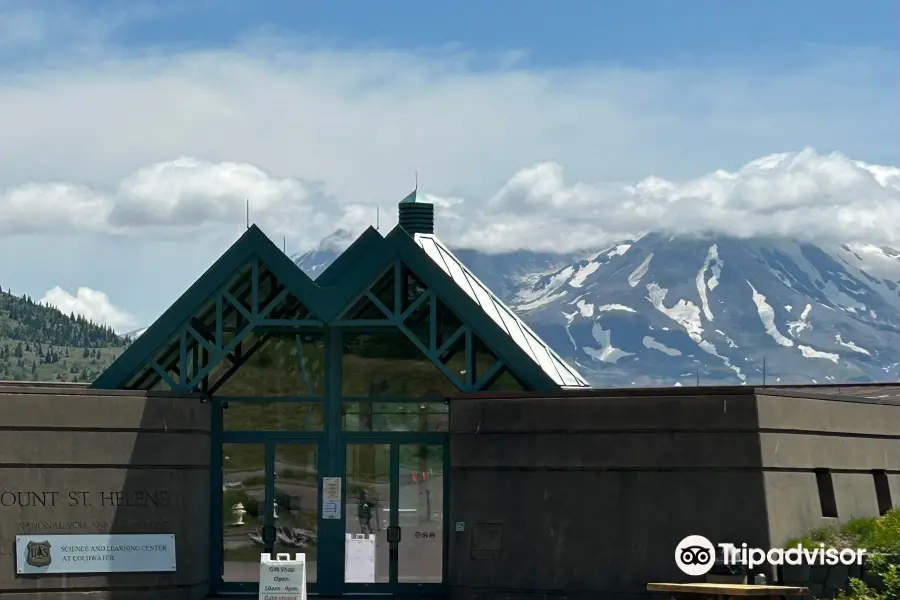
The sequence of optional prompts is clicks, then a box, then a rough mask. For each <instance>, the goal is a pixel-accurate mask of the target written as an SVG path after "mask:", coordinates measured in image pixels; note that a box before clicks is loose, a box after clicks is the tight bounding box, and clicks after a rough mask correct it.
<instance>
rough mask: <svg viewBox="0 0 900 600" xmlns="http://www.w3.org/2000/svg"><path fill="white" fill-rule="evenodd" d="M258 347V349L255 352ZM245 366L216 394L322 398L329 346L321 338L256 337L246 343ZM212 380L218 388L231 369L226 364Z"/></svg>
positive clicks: (300, 336) (303, 336)
mask: <svg viewBox="0 0 900 600" xmlns="http://www.w3.org/2000/svg"><path fill="white" fill-rule="evenodd" d="M255 346H256V349H255V350H253V351H252V354H250V352H251V349H253V348H254V347H255ZM242 350H243V352H244V353H245V359H244V361H245V362H244V363H243V364H242V365H241V366H240V368H238V369H237V370H236V371H235V372H234V373H232V374H231V375H230V376H228V378H227V379H226V380H225V381H224V383H222V384H221V385H220V386H219V387H218V388H217V389H216V391H215V394H216V395H217V396H322V395H324V393H325V344H324V342H323V339H322V337H321V336H320V335H313V334H299V335H295V334H266V335H265V336H264V337H263V338H259V337H258V336H256V334H253V335H251V336H249V339H248V340H245V341H244V342H242ZM224 363H225V364H224V365H221V366H220V367H218V368H217V371H216V373H215V374H214V375H213V376H211V377H210V382H211V385H216V384H217V383H218V381H219V379H221V378H222V377H225V376H226V373H227V372H228V371H229V370H230V369H231V367H232V364H231V363H230V362H229V361H227V360H226V361H224Z"/></svg>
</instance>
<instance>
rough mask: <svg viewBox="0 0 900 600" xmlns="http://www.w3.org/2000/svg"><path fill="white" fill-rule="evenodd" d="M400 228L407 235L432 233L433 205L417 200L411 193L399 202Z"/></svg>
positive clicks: (415, 194)
mask: <svg viewBox="0 0 900 600" xmlns="http://www.w3.org/2000/svg"><path fill="white" fill-rule="evenodd" d="M398 207H399V210H400V215H399V216H400V227H402V228H403V230H404V231H405V232H406V233H408V234H409V235H415V234H417V233H423V234H429V235H430V234H433V233H434V204H432V203H431V202H426V201H424V200H422V199H421V198H419V196H418V192H417V191H415V190H414V191H413V193H411V194H410V195H409V196H407V197H406V198H404V199H403V200H401V201H400V204H399V205H398Z"/></svg>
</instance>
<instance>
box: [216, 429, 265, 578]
mask: <svg viewBox="0 0 900 600" xmlns="http://www.w3.org/2000/svg"><path fill="white" fill-rule="evenodd" d="M265 465H266V447H265V445H264V444H222V484H223V485H222V524H221V527H222V548H223V557H222V558H223V560H224V564H223V565H222V567H223V568H222V579H223V581H228V582H257V581H259V554H260V552H263V551H264V550H263V545H262V535H261V532H262V526H263V516H264V512H265V508H264V506H265V495H266V491H265V490H266V488H265V482H266V479H265V468H266V466H265Z"/></svg>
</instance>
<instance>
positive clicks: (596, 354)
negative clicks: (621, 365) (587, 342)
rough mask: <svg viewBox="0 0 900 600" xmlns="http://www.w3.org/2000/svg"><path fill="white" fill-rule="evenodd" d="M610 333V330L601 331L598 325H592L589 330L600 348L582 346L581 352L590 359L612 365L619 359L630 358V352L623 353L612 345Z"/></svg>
mask: <svg viewBox="0 0 900 600" xmlns="http://www.w3.org/2000/svg"><path fill="white" fill-rule="evenodd" d="M611 333H612V330H611V329H603V326H602V325H600V323H594V326H593V327H592V328H591V334H592V335H593V336H594V340H596V341H597V343H598V344H600V347H599V348H592V347H590V346H584V347H582V350H583V351H584V353H585V354H587V355H588V356H590V357H591V358H594V359H596V360H599V361H603V362H607V363H612V364H616V362H618V361H619V359H621V358H624V357H626V356H632V355H633V354H632V353H631V352H625V351H624V350H620V349H619V348H616V347H615V346H613V345H612V341H611V337H612V336H611Z"/></svg>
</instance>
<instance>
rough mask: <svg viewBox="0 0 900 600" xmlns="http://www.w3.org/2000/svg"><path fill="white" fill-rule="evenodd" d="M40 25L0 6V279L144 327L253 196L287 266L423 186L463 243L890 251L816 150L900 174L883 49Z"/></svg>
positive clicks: (885, 190)
mask: <svg viewBox="0 0 900 600" xmlns="http://www.w3.org/2000/svg"><path fill="white" fill-rule="evenodd" d="M0 2H2V0H0ZM148 14H150V13H148ZM35 15H36V13H27V14H26V13H21V14H19V15H18V16H15V18H13V17H11V16H9V14H7V18H6V19H5V20H4V19H3V16H4V15H3V12H2V9H0V33H2V32H4V31H14V30H15V31H19V32H20V33H19V34H17V35H19V36H20V39H17V40H12V38H9V43H8V44H7V45H4V46H2V47H0V269H2V270H3V272H4V279H5V285H8V286H12V287H14V289H21V290H23V291H28V292H29V293H31V294H33V295H38V294H39V293H40V292H41V291H43V290H46V289H47V288H48V287H50V286H51V285H56V284H60V285H62V286H63V287H65V288H66V289H75V288H77V287H78V286H85V287H89V288H91V289H101V290H105V291H106V292H107V293H109V294H110V295H111V296H112V297H114V298H116V301H117V302H118V303H120V304H121V305H122V306H128V307H129V309H130V310H132V311H133V312H135V313H136V314H138V315H139V317H140V320H141V321H142V322H143V323H142V324H146V322H149V320H150V319H152V318H153V317H155V316H156V315H157V314H159V312H161V310H163V309H164V308H165V307H166V306H168V305H169V304H170V303H171V302H172V301H174V300H175V299H176V298H177V296H178V295H179V294H180V293H181V292H182V291H183V290H184V289H186V288H187V287H188V285H190V283H191V282H192V281H193V280H194V279H196V277H198V276H199V275H200V274H201V273H202V272H203V270H204V269H205V268H206V267H208V266H209V265H210V264H211V263H212V262H214V261H215V259H216V258H217V256H218V255H219V254H221V252H223V251H224V250H225V248H227V246H228V245H229V244H230V243H231V242H233V241H234V239H235V238H236V236H237V235H239V234H240V232H241V230H243V228H244V203H245V199H246V198H250V200H251V219H252V220H253V221H255V222H258V223H259V224H260V225H261V226H262V227H263V229H264V230H265V231H266V232H267V233H268V234H269V235H270V236H271V237H272V238H273V239H274V240H276V242H277V243H278V244H279V245H280V244H281V241H282V238H285V239H286V240H287V245H288V248H289V250H290V251H291V252H295V251H299V250H302V249H305V248H309V247H312V246H314V245H315V244H316V243H317V242H318V241H319V240H320V239H322V238H323V237H325V236H326V235H328V234H329V233H331V232H332V231H334V230H335V229H337V228H344V229H347V230H349V231H352V232H358V231H359V230H361V228H363V227H365V226H367V225H369V224H373V223H374V222H375V214H376V206H380V217H381V225H382V229H386V228H387V227H390V226H392V225H393V223H394V222H395V211H396V208H395V207H396V202H398V201H399V200H400V199H401V198H403V197H404V196H405V195H406V194H407V193H408V192H409V191H410V189H411V188H412V187H413V184H414V177H415V173H416V172H418V181H419V184H420V189H421V190H423V192H426V193H427V194H430V195H432V197H434V198H435V199H438V200H440V201H441V202H443V204H442V205H441V206H440V207H439V209H438V222H437V225H438V233H439V234H440V235H441V236H442V237H444V238H447V240H448V242H451V243H454V244H456V245H463V244H464V245H472V246H477V247H485V248H488V249H508V248H513V247H517V246H522V245H526V246H529V247H534V246H536V245H542V246H545V247H548V248H554V249H560V250H564V249H566V248H569V247H574V246H582V245H596V244H597V243H601V241H602V240H603V239H605V238H607V237H616V236H621V235H632V234H636V233H637V232H638V231H639V230H642V229H644V228H646V227H657V226H665V227H668V228H671V229H672V230H675V231H692V230H695V229H699V228H703V229H715V228H717V227H718V228H722V229H723V230H725V231H735V232H737V233H741V232H745V233H748V234H749V232H753V231H763V230H767V231H775V232H786V233H790V232H794V231H800V232H805V233H807V234H809V235H820V236H837V235H846V233H847V232H848V231H849V228H850V227H851V226H852V227H854V228H857V231H856V232H854V233H855V234H856V235H859V236H863V235H864V236H869V239H867V240H866V241H871V242H873V243H874V242H877V241H878V240H887V241H892V240H893V237H894V234H893V232H891V231H890V230H889V229H888V226H887V225H886V223H889V222H894V221H892V220H891V219H895V216H894V213H893V212H892V208H891V206H892V203H893V202H895V199H896V196H895V195H894V194H895V192H894V191H892V190H893V189H894V188H892V187H890V186H888V185H887V184H884V185H881V186H880V187H879V186H878V185H877V184H875V183H873V182H872V181H871V179H872V177H873V176H872V175H867V174H866V173H867V172H868V173H871V171H866V168H864V167H861V166H860V165H859V164H857V163H854V162H853V161H851V160H849V159H846V158H843V157H841V156H834V157H833V156H832V154H831V153H832V152H833V151H835V150H840V151H841V152H843V153H844V154H845V155H846V156H848V157H852V158H854V159H857V160H862V161H866V162H867V163H872V164H884V165H889V166H890V165H897V164H900V151H898V147H897V145H896V139H897V132H898V131H900V112H898V111H897V110H896V99H897V97H898V91H900V76H898V75H900V65H898V63H897V61H896V57H895V55H894V53H892V52H890V51H886V50H885V51H882V50H878V49H836V48H816V49H815V51H814V52H810V53H809V54H806V55H803V56H779V61H780V62H779V64H778V65H771V64H761V61H756V64H752V63H746V64H744V63H741V62H734V63H733V64H730V65H722V64H721V63H720V64H717V65H701V66H694V67H689V66H685V65H684V64H681V65H675V64H666V63H658V64H656V65H654V66H646V65H643V66H642V65H631V66H629V65H621V64H617V65H613V64H609V63H599V62H598V63H594V64H586V65H582V66H578V67H571V68H562V67H559V68H557V67H535V66H533V65H531V64H530V63H529V62H528V61H527V59H523V60H514V61H510V60H500V58H502V56H499V57H498V56H485V55H483V54H479V53H477V52H473V51H469V50H470V49H463V51H462V52H456V51H453V50H446V49H429V50H427V51H422V52H412V51H405V50H394V49H390V48H373V47H368V48H365V49H361V50H355V49H346V48H345V49H341V48H336V47H333V46H332V47H328V46H323V45H321V44H318V43H315V42H313V41H311V40H308V39H296V38H281V39H276V38H273V37H269V38H261V37H258V36H257V37H252V36H248V37H245V38H243V41H242V42H240V43H237V44H233V45H230V46H222V45H220V46H219V47H203V44H202V43H200V42H198V44H196V45H194V46H193V47H191V48H184V47H180V48H170V47H156V48H152V47H147V46H144V47H142V48H136V47H133V46H132V47H125V46H122V45H117V44H114V43H112V41H111V40H115V39H117V36H118V37H120V38H121V39H126V38H127V36H124V35H122V36H119V33H118V32H117V31H116V27H117V25H116V20H115V19H113V20H112V21H113V22H112V23H110V22H109V21H108V20H104V19H102V18H100V17H96V16H95V17H92V18H93V21H91V25H90V27H88V28H86V33H84V32H82V33H79V30H78V26H77V23H78V19H75V18H73V15H71V14H66V13H63V16H62V18H60V19H56V18H54V17H53V15H52V14H49V13H48V12H45V13H42V14H40V16H39V18H38V17H36V16H35ZM116 18H121V19H124V20H127V19H132V18H133V19H138V20H140V19H144V18H152V15H151V16H150V17H147V16H144V15H138V16H137V17H134V16H133V15H127V14H126V15H125V16H122V17H116ZM0 37H2V36H0ZM141 39H146V37H143V38H141ZM501 54H502V53H501ZM762 62H765V61H762ZM776 67H777V68H776ZM807 146H809V147H814V148H817V149H818V150H819V151H820V154H815V155H811V154H809V153H800V154H802V156H801V157H800V158H799V159H798V162H797V165H796V166H795V167H794V168H793V170H791V169H789V168H788V167H787V166H786V165H787V162H785V163H784V165H785V166H783V167H781V168H780V170H779V169H773V170H770V171H769V172H766V173H762V171H760V173H761V174H757V175H754V174H753V172H754V171H753V168H742V167H741V165H745V164H747V163H748V162H749V161H752V160H754V159H756V158H758V157H763V156H768V155H771V154H772V153H773V152H784V151H800V150H801V149H803V148H804V147H807ZM800 154H798V155H797V156H800ZM792 156H793V155H792ZM773 160H774V159H773ZM791 160H793V159H791ZM788 162H789V161H788ZM720 169H721V170H723V171H722V173H717V170H720ZM726 172H727V173H731V175H732V176H734V177H735V178H736V179H729V178H728V177H726V176H725V175H723V173H726ZM704 174H707V175H704ZM867 177H868V179H867ZM788 188H790V190H791V191H788ZM701 207H703V209H702V210H700V209H701ZM692 211H693V212H692ZM816 219H817V220H816ZM812 220H816V221H815V222H812ZM23 236H28V237H27V238H24V237H23ZM24 247H27V248H28V249H29V250H28V252H27V253H23V252H22V248H24Z"/></svg>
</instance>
